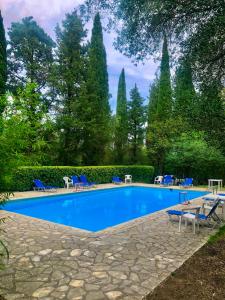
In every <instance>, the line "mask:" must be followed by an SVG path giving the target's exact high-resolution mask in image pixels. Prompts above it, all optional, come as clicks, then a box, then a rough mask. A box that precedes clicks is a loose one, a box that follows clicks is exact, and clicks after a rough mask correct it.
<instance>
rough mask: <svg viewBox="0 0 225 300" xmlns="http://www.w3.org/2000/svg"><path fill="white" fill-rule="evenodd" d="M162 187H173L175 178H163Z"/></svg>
mask: <svg viewBox="0 0 225 300" xmlns="http://www.w3.org/2000/svg"><path fill="white" fill-rule="evenodd" d="M162 185H173V178H172V176H171V175H165V176H164V177H163V181H162Z"/></svg>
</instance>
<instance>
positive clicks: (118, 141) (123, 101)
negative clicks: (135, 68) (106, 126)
mask: <svg viewBox="0 0 225 300" xmlns="http://www.w3.org/2000/svg"><path fill="white" fill-rule="evenodd" d="M127 122H128V118H127V95H126V80H125V71H124V69H122V72H121V74H120V77H119V84H118V94H117V106H116V127H115V148H114V150H115V162H116V163H118V164H122V163H124V159H125V155H126V149H127V141H128V123H127Z"/></svg>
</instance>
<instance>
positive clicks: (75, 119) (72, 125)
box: [54, 11, 86, 165]
mask: <svg viewBox="0 0 225 300" xmlns="http://www.w3.org/2000/svg"><path fill="white" fill-rule="evenodd" d="M56 35H57V44H58V51H57V64H56V66H55V81H54V86H55V88H56V89H57V91H58V96H59V103H60V106H59V107H58V110H59V111H58V114H57V127H58V130H59V136H60V143H59V148H58V150H59V157H58V161H59V162H60V164H62V165H71V164H72V165H73V164H79V163H81V162H82V153H81V152H82V151H81V144H82V141H83V131H84V129H85V128H86V123H85V112H84V110H83V106H84V105H85V103H84V101H83V100H84V99H83V98H84V97H83V91H84V84H85V77H86V51H85V45H83V43H84V38H85V37H86V32H85V30H84V28H83V24H82V21H81V19H80V18H79V17H78V15H77V12H76V11H73V12H72V13H71V14H67V15H66V18H65V20H64V21H63V22H62V28H60V27H59V26H57V28H56Z"/></svg>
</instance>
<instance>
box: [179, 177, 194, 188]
mask: <svg viewBox="0 0 225 300" xmlns="http://www.w3.org/2000/svg"><path fill="white" fill-rule="evenodd" d="M180 186H183V187H191V186H193V178H185V180H184V182H182V183H181V184H180Z"/></svg>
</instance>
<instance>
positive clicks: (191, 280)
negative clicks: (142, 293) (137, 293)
mask: <svg viewBox="0 0 225 300" xmlns="http://www.w3.org/2000/svg"><path fill="white" fill-rule="evenodd" d="M145 299H146V300H171V299H173V300H178V299H179V300H180V299H182V300H186V299H187V300H195V299H198V300H199V299H201V300H209V299H210V300H212V299H216V300H222V299H225V237H223V239H220V240H218V241H216V242H214V243H213V244H210V243H208V244H206V245H205V246H203V247H202V248H201V249H200V250H199V251H197V252H196V253H195V254H194V255H193V256H192V257H191V258H189V259H188V260H187V261H186V262H185V263H184V264H183V265H182V266H181V267H180V268H179V269H178V270H176V271H175V272H174V273H172V274H171V275H170V276H169V277H168V278H167V279H166V280H165V281H164V282H162V283H161V284H160V285H159V286H158V287H157V288H156V289H155V290H154V291H153V292H152V293H151V294H149V295H148V296H146V298H145Z"/></svg>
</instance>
